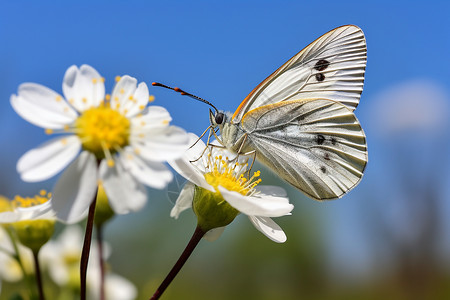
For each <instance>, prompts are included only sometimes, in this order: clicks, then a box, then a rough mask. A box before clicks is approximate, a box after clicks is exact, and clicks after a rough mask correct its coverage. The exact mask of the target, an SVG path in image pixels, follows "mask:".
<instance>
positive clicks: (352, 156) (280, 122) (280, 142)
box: [241, 99, 367, 200]
mask: <svg viewBox="0 0 450 300" xmlns="http://www.w3.org/2000/svg"><path fill="white" fill-rule="evenodd" d="M241 125H242V129H243V130H244V131H245V132H246V133H247V134H248V136H247V140H248V142H249V146H250V147H252V148H253V149H255V150H256V153H257V154H256V155H257V158H258V159H259V161H261V162H262V163H264V164H266V165H267V166H268V167H270V168H271V169H272V170H273V171H275V172H276V173H277V174H278V175H279V176H280V177H282V178H283V179H284V180H286V181H288V182H289V183H291V184H292V185H293V186H295V187H296V188H298V189H300V190H302V191H303V192H304V193H306V194H307V195H309V196H310V197H312V198H314V199H317V200H325V199H333V198H339V197H341V196H342V195H344V194H345V193H346V192H348V191H349V190H351V189H352V188H353V187H354V186H356V184H357V183H358V182H359V181H360V180H361V178H362V176H363V171H364V168H365V166H366V163H367V146H366V138H365V135H364V132H363V130H362V128H361V126H360V124H359V122H358V120H357V119H356V117H355V115H354V114H353V112H352V111H351V110H350V109H348V108H347V107H346V106H344V105H343V104H341V103H339V102H335V101H331V100H327V99H308V100H292V101H285V102H280V103H276V104H271V105H266V106H263V107H260V108H257V109H254V110H252V111H249V112H248V113H247V114H246V115H245V117H244V119H243V120H242V124H241Z"/></svg>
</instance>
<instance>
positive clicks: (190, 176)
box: [168, 159, 215, 192]
mask: <svg viewBox="0 0 450 300" xmlns="http://www.w3.org/2000/svg"><path fill="white" fill-rule="evenodd" d="M168 163H169V165H170V166H171V167H172V168H174V170H175V171H177V173H178V174H180V175H181V176H183V177H184V178H186V179H187V180H189V181H190V182H192V183H194V184H195V185H198V186H200V187H202V188H204V189H207V190H209V191H211V192H215V190H214V188H213V187H212V186H210V185H209V184H208V183H207V182H206V180H205V176H204V175H203V173H202V172H201V171H200V170H199V169H197V168H196V167H195V166H194V165H193V164H192V163H190V162H189V161H186V160H184V159H177V160H174V161H168Z"/></svg>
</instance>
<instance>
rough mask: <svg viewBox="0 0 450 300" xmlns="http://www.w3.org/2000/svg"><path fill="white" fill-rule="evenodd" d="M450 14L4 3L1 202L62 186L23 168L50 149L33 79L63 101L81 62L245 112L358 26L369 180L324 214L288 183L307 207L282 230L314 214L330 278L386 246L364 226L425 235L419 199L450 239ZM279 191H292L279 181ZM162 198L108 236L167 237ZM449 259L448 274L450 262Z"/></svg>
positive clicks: (197, 128)
mask: <svg viewBox="0 0 450 300" xmlns="http://www.w3.org/2000/svg"><path fill="white" fill-rule="evenodd" d="M449 12H450V2H448V1H428V2H427V3H426V4H425V3H424V2H423V1H418V2H415V1H397V2H394V1H376V2H373V3H366V2H364V1H189V2H183V1H155V2H152V1H64V2H63V1H59V2H56V1H0V70H1V73H0V74H1V75H0V127H1V128H2V129H1V131H0V146H1V149H2V150H1V154H2V155H1V156H0V166H1V181H0V194H4V195H6V196H9V197H11V196H14V195H15V194H33V193H35V192H36V191H37V190H39V189H40V188H41V187H44V188H47V189H49V190H50V189H51V187H52V186H53V184H54V183H55V180H56V178H55V179H51V180H48V181H46V182H43V183H40V184H29V183H23V182H22V181H21V180H20V178H19V176H18V174H17V173H16V171H15V164H16V162H17V160H18V159H19V157H20V156H21V155H22V154H23V153H25V152H26V151H27V150H29V149H31V148H33V147H35V146H37V145H38V144H40V143H42V142H44V141H45V140H47V139H48V136H46V135H45V134H44V133H43V130H42V129H40V128H37V127H35V126H33V125H31V124H28V123H27V122H26V121H24V120H22V119H21V118H20V117H19V116H18V115H17V114H15V112H14V111H13V109H12V108H11V106H10V104H9V97H10V95H11V94H12V93H16V91H17V87H18V86H19V84H21V83H23V82H37V83H40V84H43V85H45V86H47V87H50V88H52V89H54V90H56V91H58V92H61V84H62V79H63V75H64V72H65V70H66V69H67V68H68V67H69V66H70V65H72V64H76V65H81V64H90V65H92V66H93V67H94V68H96V69H97V70H98V71H99V72H100V74H102V76H104V77H105V79H106V87H107V91H108V90H109V91H111V88H112V85H113V82H114V81H113V79H114V77H115V76H116V75H124V74H129V75H131V76H133V77H136V78H137V79H138V80H139V81H145V82H147V84H150V83H151V82H152V81H160V82H163V83H166V84H169V85H173V86H179V87H181V88H183V89H185V90H187V91H190V92H192V93H194V94H196V95H198V96H200V97H203V98H205V99H208V100H209V101H211V102H213V103H214V104H215V105H216V106H217V107H218V108H221V109H224V110H229V111H234V109H235V108H237V106H238V105H239V103H240V102H241V101H242V99H244V97H245V96H246V95H247V94H248V93H249V92H250V91H251V90H252V89H253V88H254V87H255V86H256V85H257V84H258V83H259V82H261V81H262V80H263V79H264V78H265V77H266V76H268V75H269V74H270V73H272V72H273V71H274V70H275V69H276V68H278V67H279V66H280V65H281V64H283V63H284V62H285V61H286V60H287V59H289V58H290V57H291V56H293V55H294V54H295V53H297V52H298V51H300V50H301V49H302V48H303V47H305V46H306V45H308V44H309V43H310V42H311V41H313V40H314V39H316V38H317V37H319V36H320V35H321V34H323V33H325V32H327V31H329V30H331V29H333V28H335V27H338V26H341V25H345V24H355V25H358V26H360V27H361V28H362V29H363V31H364V32H365V35H366V39H367V47H368V63H367V69H366V81H365V87H364V92H363V94H362V97H361V102H360V105H359V106H358V108H357V110H356V115H357V116H358V118H359V120H360V122H361V124H362V126H363V128H364V130H365V132H366V135H367V140H368V146H369V164H368V167H367V171H366V174H365V176H364V178H363V180H362V182H361V184H360V185H359V186H358V187H357V188H355V190H353V191H352V192H351V193H350V194H349V195H347V196H345V197H344V198H343V199H340V200H337V201H333V202H329V203H316V202H314V201H312V200H309V199H307V198H306V197H304V196H302V195H301V193H300V192H298V191H296V190H294V189H292V188H290V187H288V186H286V188H287V189H288V192H289V195H290V197H291V198H292V202H293V203H294V204H295V205H296V209H295V210H294V212H293V216H292V217H290V218H289V220H288V221H285V222H284V223H283V224H288V223H290V222H292V223H291V226H292V224H300V223H301V222H303V221H301V220H305V219H308V217H309V215H313V216H316V217H317V220H320V221H316V222H318V224H315V225H314V226H316V225H317V226H318V227H317V230H319V231H320V232H321V234H323V235H324V240H325V245H326V247H325V249H326V251H327V252H328V255H327V257H328V258H329V260H330V263H329V266H330V268H332V269H336V270H339V269H341V268H342V267H344V266H345V268H346V270H348V273H349V274H352V272H350V271H351V270H353V269H355V271H356V272H357V273H358V274H361V273H364V272H365V271H367V269H368V267H367V266H368V265H370V263H371V262H373V261H372V260H371V259H373V257H374V256H373V249H374V247H378V246H380V244H377V243H378V242H379V240H377V239H376V237H373V236H371V235H370V233H369V232H368V231H367V230H366V229H364V228H366V227H367V226H365V225H367V223H371V222H373V223H375V224H377V222H382V223H383V224H385V225H386V224H388V225H387V227H388V228H390V229H392V231H395V232H396V233H395V234H397V235H398V237H408V236H409V234H410V231H414V230H413V229H411V226H410V225H408V224H410V223H408V222H411V221H412V220H413V219H414V218H415V217H414V216H412V215H411V214H413V213H411V214H409V213H408V209H405V208H404V206H402V205H406V206H408V205H414V204H412V203H413V202H410V203H411V204H408V203H409V202H408V201H412V200H411V199H403V198H405V197H406V198H407V197H408V196H407V195H410V194H408V193H410V192H411V191H413V188H416V187H417V186H420V185H421V184H424V183H430V184H431V185H432V186H433V189H432V190H433V191H436V193H437V194H438V198H439V203H440V204H439V205H440V207H441V209H439V213H440V216H441V218H442V220H443V223H442V224H441V227H440V230H443V232H445V231H446V230H447V232H448V230H449V229H450V225H449V224H448V221H446V220H448V219H450V218H449V205H448V204H445V203H446V202H448V200H449V199H448V195H449V192H450V191H449V188H447V187H446V186H447V184H445V183H446V182H447V183H448V182H449V179H450V176H449V171H448V170H449V166H450V165H449V159H448V157H449V147H448V145H449V140H450V139H449V138H450V134H449V130H448V125H449V124H448V122H447V120H448V118H449V117H450V114H449V101H450V97H449V95H450V59H449V57H448V56H449V53H450V26H449V19H450V13H449ZM414 88H416V89H417V90H414ZM411 89H412V90H413V91H412V92H411ZM150 92H151V93H152V94H153V95H155V97H156V101H155V102H154V104H155V105H156V104H157V105H162V106H164V107H166V108H167V109H168V110H169V112H170V113H171V115H172V117H173V124H176V125H178V126H181V127H183V128H185V129H186V130H187V131H191V132H194V133H197V134H200V133H201V132H203V130H204V129H205V128H206V127H207V126H208V109H209V108H208V107H207V106H206V105H204V104H201V103H199V102H196V101H191V100H189V99H188V98H186V97H181V96H179V95H178V94H176V93H173V92H170V91H167V90H164V89H159V88H150ZM404 95H406V96H404ZM416 96H417V97H416ZM414 97H415V98H417V99H415V100H414V101H412V100H411V99H412V98H414ZM422 118H424V120H422ZM403 119H406V120H407V121H404V122H403V123H401V122H400V121H399V120H403ZM425 119H426V120H425ZM408 120H409V121H408ZM397 121H399V122H400V123H401V124H400V123H396V122H397ZM398 124H400V125H398ZM402 124H403V125H402ZM430 124H431V125H430ZM268 181H269V182H271V183H274V184H282V183H281V181H277V180H276V179H273V178H271V177H270V176H269V179H268ZM405 182H406V183H405ZM412 194H413V195H414V194H415V193H412ZM154 197H155V198H160V199H150V201H149V204H148V205H147V207H146V209H145V211H144V212H141V213H138V214H136V215H135V216H124V217H121V218H118V219H117V220H115V221H114V222H113V223H112V224H111V227H109V228H108V231H107V234H108V236H109V237H110V239H111V240H113V241H112V243H113V244H114V239H116V243H118V242H117V240H119V241H121V240H120V236H121V234H123V233H124V232H126V231H127V230H129V228H134V227H133V226H141V225H142V224H147V225H148V224H150V225H148V226H152V228H153V229H152V230H155V231H156V229H155V228H156V224H155V223H152V221H148V219H150V218H151V217H152V216H154V214H155V212H156V211H157V212H161V213H163V214H167V215H166V216H164V218H169V216H168V212H169V210H170V207H171V204H170V202H169V201H168V200H167V197H166V196H165V192H164V191H161V192H156V193H155V194H154ZM399 199H401V200H399ZM136 216H137V217H136ZM155 218H156V217H155ZM158 218H160V217H158ZM419 218H420V217H419ZM140 219H145V220H147V221H145V222H149V223H145V222H144V221H138V220H140ZM158 220H159V219H158ZM171 222H172V221H171ZM180 222H185V223H186V224H189V225H186V226H187V228H188V230H186V234H189V232H190V231H191V229H193V228H192V227H189V226H194V225H193V224H192V222H193V221H192V220H191V219H184V220H181V221H180ZM299 222H300V223H299ZM446 222H447V223H446ZM238 223H239V225H236V226H234V227H233V228H230V230H229V232H228V231H227V232H226V234H225V235H226V236H225V237H223V238H224V240H223V241H222V240H219V241H217V242H216V243H217V244H218V245H217V246H211V245H208V244H206V245H204V247H205V250H204V251H205V253H206V252H208V251H209V250H207V249H206V248H210V247H211V248H212V249H216V250H217V249H218V248H217V247H220V245H224V244H225V243H226V242H230V241H231V240H233V238H232V236H233V232H237V231H238V230H239V228H243V227H246V226H251V225H249V224H247V223H246V222H244V221H242V222H238ZM170 224H171V225H170V226H172V227H170V228H171V230H172V231H177V230H180V231H183V230H185V229H182V228H181V227H182V226H181V224H183V223H176V222H172V223H170ZM178 224H180V225H178ZM302 224H303V223H302ZM186 226H184V227H186ZM230 227H231V226H230ZM368 227H370V226H368ZM314 230H316V227H315V229H314ZM173 234H174V235H177V234H179V236H178V237H179V239H181V241H179V242H178V243H177V244H176V245H174V246H173V248H175V249H179V250H180V251H181V248H182V247H183V245H184V244H185V242H186V240H187V236H183V235H182V234H180V233H175V232H174V233H173ZM254 234H256V235H257V234H258V233H257V232H254ZM287 234H288V238H289V237H290V236H292V235H295V234H296V233H295V232H294V231H292V232H290V231H287ZM180 236H181V237H180ZM167 238H168V239H170V238H171V235H170V234H167ZM297 238H298V237H297ZM440 241H441V242H440V243H441V245H440V248H439V249H440V250H439V251H440V252H441V253H445V252H446V253H447V254H448V253H449V252H448V251H450V246H449V245H450V242H449V238H448V235H445V234H442V236H441V238H440ZM221 243H222V244H221ZM381 244H383V243H381ZM381 247H383V245H381ZM211 248H210V250H211ZM380 251H381V253H382V252H383V251H382V250H380ZM349 260H351V261H352V264H351V265H349V264H348V261H349ZM443 261H444V262H445V263H446V264H447V265H448V263H449V260H448V258H447V259H444V260H443ZM165 263H166V264H169V265H170V260H169V261H165Z"/></svg>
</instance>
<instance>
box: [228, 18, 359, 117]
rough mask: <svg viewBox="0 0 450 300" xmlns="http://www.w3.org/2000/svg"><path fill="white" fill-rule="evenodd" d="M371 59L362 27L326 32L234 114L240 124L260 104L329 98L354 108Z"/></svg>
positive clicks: (249, 97) (256, 91) (271, 78)
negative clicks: (368, 61) (368, 55)
mask: <svg viewBox="0 0 450 300" xmlns="http://www.w3.org/2000/svg"><path fill="white" fill-rule="evenodd" d="M366 60H367V50H366V41H365V37H364V33H363V32H362V30H361V29H360V28H359V27H357V26H354V25H346V26H341V27H338V28H336V29H333V30H331V31H330V32H328V33H326V34H324V35H322V36H321V37H319V38H318V39H317V40H315V41H314V42H312V43H311V44H310V45H308V46H307V47H306V48H305V49H303V50H302V51H300V52H299V53H298V54H296V55H295V56H294V57H292V58H291V59H290V60H288V61H287V62H286V63H285V64H284V65H282V66H281V67H280V68H279V69H278V70H276V71H275V72H274V73H273V74H272V75H270V76H269V77H267V78H266V79H265V80H264V81H263V82H261V83H260V84H259V85H258V86H257V87H256V88H255V89H254V90H253V91H252V92H251V93H250V94H249V95H248V96H247V97H246V98H245V99H244V101H243V102H242V103H241V105H240V106H239V107H238V109H237V110H236V112H235V113H234V115H233V122H235V123H238V122H239V121H240V120H241V119H242V118H243V116H244V115H245V113H247V112H248V111H250V110H252V109H255V108H257V107H260V106H263V105H267V104H272V103H277V102H280V101H286V100H293V99H311V98H326V99H330V100H334V101H338V102H341V103H343V104H345V105H346V106H347V107H348V108H350V109H351V110H354V109H355V108H356V106H357V105H358V103H359V98H360V95H361V92H362V89H363V85H364V73H365V67H366Z"/></svg>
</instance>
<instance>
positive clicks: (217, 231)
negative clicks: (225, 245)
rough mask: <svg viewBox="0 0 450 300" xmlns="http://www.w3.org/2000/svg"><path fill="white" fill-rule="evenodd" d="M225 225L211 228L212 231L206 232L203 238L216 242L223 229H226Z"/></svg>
mask: <svg viewBox="0 0 450 300" xmlns="http://www.w3.org/2000/svg"><path fill="white" fill-rule="evenodd" d="M225 227H226V226H223V227H217V228H214V229H211V230H210V231H208V232H207V233H205V235H204V236H203V238H204V239H205V240H207V241H208V242H214V241H215V240H217V239H218V238H219V237H220V236H221V235H222V233H223V231H224V230H225Z"/></svg>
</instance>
